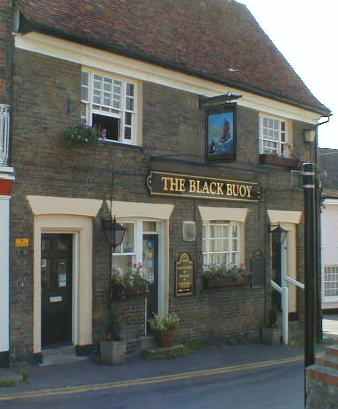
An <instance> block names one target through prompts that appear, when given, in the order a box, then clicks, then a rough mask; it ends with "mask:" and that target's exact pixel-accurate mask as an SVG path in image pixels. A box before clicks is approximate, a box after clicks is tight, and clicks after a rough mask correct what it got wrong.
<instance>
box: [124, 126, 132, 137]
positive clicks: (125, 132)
mask: <svg viewBox="0 0 338 409" xmlns="http://www.w3.org/2000/svg"><path fill="white" fill-rule="evenodd" d="M124 139H131V128H127V127H126V128H124Z"/></svg>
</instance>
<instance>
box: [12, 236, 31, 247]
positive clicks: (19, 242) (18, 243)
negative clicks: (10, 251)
mask: <svg viewBox="0 0 338 409" xmlns="http://www.w3.org/2000/svg"><path fill="white" fill-rule="evenodd" d="M15 247H17V248H21V249H22V248H27V247H29V239H21V238H20V239H15Z"/></svg>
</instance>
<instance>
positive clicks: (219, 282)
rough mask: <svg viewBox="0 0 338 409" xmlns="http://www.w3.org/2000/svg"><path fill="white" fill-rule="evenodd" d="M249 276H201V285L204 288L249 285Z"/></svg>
mask: <svg viewBox="0 0 338 409" xmlns="http://www.w3.org/2000/svg"><path fill="white" fill-rule="evenodd" d="M249 286H250V277H249V276H245V277H240V278H237V279H235V278H232V277H229V278H225V277H224V278H219V279H217V278H206V277H203V287H204V289H205V290H208V289H212V288H233V287H249Z"/></svg>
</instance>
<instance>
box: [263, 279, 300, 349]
mask: <svg viewBox="0 0 338 409" xmlns="http://www.w3.org/2000/svg"><path fill="white" fill-rule="evenodd" d="M282 275H283V274H282ZM289 284H291V285H294V286H295V287H298V288H301V289H302V290H304V288H305V286H304V284H303V283H301V282H299V281H297V280H295V279H294V278H292V277H290V276H288V275H285V276H284V275H283V277H282V286H280V285H278V284H277V283H276V282H275V281H273V280H271V287H272V288H273V289H274V290H276V291H277V292H279V294H281V297H282V338H283V343H284V344H285V345H287V344H288V343H289V286H288V285H289Z"/></svg>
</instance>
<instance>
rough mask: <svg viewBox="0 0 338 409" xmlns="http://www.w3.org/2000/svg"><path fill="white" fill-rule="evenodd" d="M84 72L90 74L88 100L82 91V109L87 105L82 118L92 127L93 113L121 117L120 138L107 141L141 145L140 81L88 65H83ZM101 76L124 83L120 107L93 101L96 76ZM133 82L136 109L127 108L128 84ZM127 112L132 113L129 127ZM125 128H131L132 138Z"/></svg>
mask: <svg viewBox="0 0 338 409" xmlns="http://www.w3.org/2000/svg"><path fill="white" fill-rule="evenodd" d="M82 73H87V74H88V100H85V99H82V92H81V111H82V105H84V106H85V108H86V112H85V115H82V112H81V120H82V121H85V123H86V125H87V126H90V127H92V126H93V114H96V115H101V116H104V117H110V118H117V119H120V129H119V140H118V141H113V140H108V139H106V140H105V142H108V143H122V144H126V145H140V141H139V138H138V123H139V98H140V96H139V94H140V92H139V87H138V82H137V81H134V80H132V79H129V78H126V77H123V76H120V75H115V74H112V73H106V72H103V71H99V70H93V69H90V68H87V67H82V71H81V74H82ZM95 75H97V76H100V77H104V78H110V79H111V80H113V81H120V82H121V83H122V93H121V107H120V109H117V108H114V107H112V106H105V105H102V104H94V102H93V90H94V76H95ZM128 84H131V85H133V87H134V98H133V99H134V110H133V111H130V110H127V108H126V100H127V94H126V93H127V91H126V90H127V85H128ZM82 86H83V84H82V76H81V89H82ZM93 105H101V106H102V107H106V108H111V109H114V110H116V111H120V114H116V113H113V112H105V111H100V110H96V109H94V108H93ZM126 113H130V114H131V115H132V126H131V127H129V126H128V125H126V123H125V116H126ZM125 128H131V138H130V139H128V138H125Z"/></svg>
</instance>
